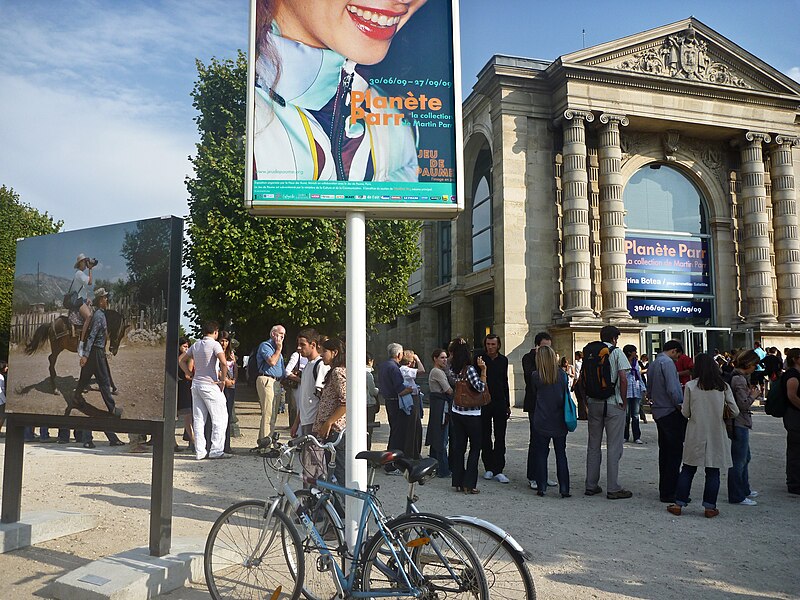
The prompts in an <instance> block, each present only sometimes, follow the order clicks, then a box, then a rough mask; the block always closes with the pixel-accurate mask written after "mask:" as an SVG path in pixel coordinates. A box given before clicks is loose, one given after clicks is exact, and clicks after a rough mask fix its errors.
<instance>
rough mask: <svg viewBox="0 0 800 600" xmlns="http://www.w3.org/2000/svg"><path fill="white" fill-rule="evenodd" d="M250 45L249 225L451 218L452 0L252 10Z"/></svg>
mask: <svg viewBox="0 0 800 600" xmlns="http://www.w3.org/2000/svg"><path fill="white" fill-rule="evenodd" d="M250 38H251V39H250V54H249V57H250V61H249V70H248V106H247V110H248V116H247V119H248V134H247V162H246V170H247V173H246V192H245V194H246V195H245V204H246V205H247V207H248V208H250V210H251V212H252V213H253V214H257V215H274V216H281V215H283V216H341V215H343V214H344V213H345V212H346V211H348V210H359V211H365V212H367V213H368V214H369V215H371V216H374V217H387V218H393V217H404V218H415V217H420V218H422V217H424V218H437V216H441V218H448V219H449V218H453V217H454V216H456V213H457V212H458V210H459V207H460V206H461V205H462V204H463V200H462V196H463V194H462V193H461V190H462V188H463V186H462V185H461V184H460V182H461V178H462V168H461V164H460V163H461V161H462V152H461V146H462V133H461V92H460V87H461V82H460V60H459V47H458V44H459V42H458V2H457V0H405V1H403V2H395V3H385V2H372V3H363V4H362V3H345V2H305V1H303V0H282V1H281V2H277V1H276V0H251V31H250Z"/></svg>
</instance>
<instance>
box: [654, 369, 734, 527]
mask: <svg viewBox="0 0 800 600" xmlns="http://www.w3.org/2000/svg"><path fill="white" fill-rule="evenodd" d="M692 376H693V377H694V378H693V379H692V380H691V381H689V382H688V383H687V384H686V388H685V389H684V393H683V404H682V405H681V413H682V414H683V416H684V417H686V418H687V419H689V422H688V423H687V425H686V440H685V441H684V443H683V467H682V468H681V472H680V475H678V485H677V488H676V490H675V504H670V505H669V506H668V507H667V510H668V511H669V512H671V513H672V514H673V515H680V514H681V510H682V509H683V507H684V506H686V505H687V504H689V492H691V489H692V479H693V478H694V474H695V473H696V472H697V469H698V467H703V468H704V469H705V472H706V481H705V487H704V489H703V507H704V508H705V516H706V517H707V518H709V519H710V518H712V517H716V516H717V515H718V514H719V510H717V495H718V494H719V472H720V469H723V468H726V467H730V466H731V464H732V462H731V451H730V445H731V444H730V440H728V435H727V432H726V431H725V423H724V422H723V420H722V414H723V411H724V409H725V406H727V407H728V408H729V409H730V410H731V412H732V414H734V415H737V414H738V413H739V409H738V408H737V406H736V402H735V401H734V399H733V392H731V388H730V387H729V386H728V384H727V383H725V381H724V380H723V379H722V374H721V373H720V370H719V367H718V366H717V364H716V361H714V359H713V358H712V357H711V355H709V354H706V353H702V354H698V355H697V356H695V357H694V372H693V373H692Z"/></svg>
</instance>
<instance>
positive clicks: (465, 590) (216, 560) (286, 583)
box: [204, 436, 489, 600]
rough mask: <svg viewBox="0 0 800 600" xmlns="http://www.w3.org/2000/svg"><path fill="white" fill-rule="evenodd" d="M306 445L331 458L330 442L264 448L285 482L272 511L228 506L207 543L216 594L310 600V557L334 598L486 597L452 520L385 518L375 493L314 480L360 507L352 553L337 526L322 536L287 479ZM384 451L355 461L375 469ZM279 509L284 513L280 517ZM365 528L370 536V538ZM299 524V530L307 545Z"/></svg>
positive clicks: (476, 565)
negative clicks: (359, 503) (372, 528)
mask: <svg viewBox="0 0 800 600" xmlns="http://www.w3.org/2000/svg"><path fill="white" fill-rule="evenodd" d="M307 443H313V444H316V445H317V446H319V447H321V448H324V449H326V450H328V451H329V452H331V453H335V451H336V450H335V445H334V444H332V443H325V444H323V443H321V442H319V441H318V440H317V439H316V438H314V437H313V436H303V437H302V438H299V439H298V440H291V441H290V442H289V443H288V444H283V445H280V446H278V444H277V441H275V442H274V443H273V447H272V448H270V449H269V450H268V451H267V452H265V460H267V459H271V460H273V461H277V462H278V463H279V464H280V466H279V468H278V471H279V472H280V473H281V484H282V486H281V487H279V488H277V489H276V492H277V495H276V496H274V497H273V499H272V501H271V502H270V503H269V505H268V504H267V502H266V501H263V500H248V501H245V502H239V503H237V504H234V505H233V506H231V507H230V508H228V509H227V510H226V511H225V512H223V514H222V515H220V517H219V518H218V519H217V521H216V522H215V523H214V525H213V526H212V528H211V532H210V533H209V537H208V540H207V542H206V552H205V557H204V570H205V574H206V583H207V585H208V589H209V592H210V593H211V596H212V597H213V598H215V599H221V598H242V597H248V598H249V597H254V594H255V595H256V596H257V597H265V595H266V596H268V597H269V598H270V600H277V599H278V598H291V599H292V600H294V599H296V598H299V596H300V594H301V593H302V594H303V595H304V596H306V597H307V598H310V599H312V600H313V599H314V598H315V596H314V594H313V591H312V590H309V589H308V587H307V586H304V581H305V577H306V570H307V569H308V568H309V564H308V563H310V562H311V560H310V557H312V556H313V558H314V560H313V567H312V569H311V571H310V572H311V573H313V572H315V571H316V572H318V573H324V572H329V573H330V574H331V579H332V581H333V584H334V587H335V595H336V596H337V597H338V598H377V597H390V598H396V597H414V598H422V599H423V600H433V599H437V598H444V597H447V598H451V597H456V598H460V597H461V598H465V599H466V598H474V599H477V600H488V598H489V590H488V586H487V583H486V578H485V575H484V573H483V569H482V568H481V563H480V560H479V559H478V557H477V556H476V555H475V552H474V550H473V549H472V548H471V547H470V546H469V544H468V543H467V542H466V541H465V540H464V538H463V537H462V536H461V535H460V534H458V533H457V532H456V531H455V530H454V529H453V526H452V524H451V523H450V522H449V521H447V520H446V519H443V518H442V517H439V516H438V515H433V514H428V513H416V514H408V515H402V516H401V517H399V518H396V519H392V520H390V519H389V518H387V517H386V515H385V514H384V513H383V511H382V508H381V505H380V502H379V500H378V499H377V498H376V496H375V494H374V492H373V491H370V490H368V491H361V490H357V489H350V488H346V487H342V486H339V485H336V484H334V483H330V482H327V481H324V480H317V481H316V482H315V485H316V486H317V487H318V488H319V489H322V490H324V491H325V492H327V493H332V492H335V493H339V494H343V495H345V496H350V497H354V498H357V499H359V500H361V501H362V503H363V506H362V511H361V515H360V518H359V521H358V533H357V539H356V543H355V546H354V548H353V549H349V548H347V546H346V545H345V544H344V543H343V542H340V541H339V539H340V535H341V531H340V530H337V531H339V533H332V531H328V532H326V533H327V535H326V536H324V535H323V534H322V533H320V530H319V529H318V528H317V526H316V524H315V520H316V519H315V518H312V517H313V514H310V511H309V507H308V506H307V504H304V503H303V502H301V500H300V499H299V498H298V496H297V495H296V494H295V492H294V491H293V490H292V489H291V486H290V485H289V483H288V480H289V479H290V477H292V476H296V475H297V473H296V472H294V470H293V469H292V468H291V465H292V462H293V458H294V456H295V454H296V453H297V452H298V451H299V450H300V448H302V446H303V445H304V444H307ZM386 454H387V453H383V452H361V453H359V454H358V455H357V458H361V459H365V460H367V461H368V462H369V463H370V465H371V466H373V468H375V467H377V466H381V464H382V462H381V461H385V458H386ZM417 475H418V476H419V478H420V481H422V480H425V479H427V478H430V477H432V476H433V475H435V467H433V468H429V469H423V470H421V471H420V472H419V473H418V474H417ZM301 495H302V494H301ZM308 497H310V496H308ZM282 507H286V508H287V510H286V512H284V510H283V508H282ZM287 513H288V514H287ZM370 523H371V524H373V525H374V526H375V527H376V532H375V533H374V534H373V535H372V536H371V537H369V539H366V538H367V531H368V524H370ZM295 524H297V525H298V526H302V533H303V534H305V536H306V539H305V540H303V539H302V537H301V533H300V532H299V531H298V528H299V527H295ZM325 537H328V538H329V540H330V538H331V537H333V538H335V541H336V542H337V545H336V547H334V548H331V547H330V546H329V545H328V543H327V541H326V539H325ZM365 540H366V541H365ZM309 542H310V543H309ZM311 544H313V546H312V545H311ZM312 552H313V554H312ZM337 557H339V558H340V560H341V562H342V566H340V565H339V562H337V560H336V558H337ZM347 563H349V568H348V564H347ZM345 569H347V570H346V571H345ZM285 590H286V591H285Z"/></svg>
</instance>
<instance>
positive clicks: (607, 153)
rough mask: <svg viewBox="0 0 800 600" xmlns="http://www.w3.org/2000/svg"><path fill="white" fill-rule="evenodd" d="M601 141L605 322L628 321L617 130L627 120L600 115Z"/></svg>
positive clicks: (620, 166)
mask: <svg viewBox="0 0 800 600" xmlns="http://www.w3.org/2000/svg"><path fill="white" fill-rule="evenodd" d="M600 122H601V123H602V127H601V128H600V140H599V144H598V147H597V158H598V161H599V163H600V165H599V166H600V172H599V176H598V183H599V186H600V269H601V276H602V280H601V283H600V289H601V291H602V294H603V312H602V313H601V315H600V316H601V317H602V318H603V320H604V321H611V320H615V321H617V320H620V319H622V320H630V319H631V314H630V312H628V305H627V299H628V284H627V280H626V278H625V204H624V203H623V202H622V189H623V186H622V148H621V147H620V144H619V127H620V125H622V126H623V127H624V126H625V125H627V124H628V117H626V116H624V115H613V114H609V113H603V114H602V115H600Z"/></svg>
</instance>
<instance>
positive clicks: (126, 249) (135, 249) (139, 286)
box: [121, 219, 172, 305]
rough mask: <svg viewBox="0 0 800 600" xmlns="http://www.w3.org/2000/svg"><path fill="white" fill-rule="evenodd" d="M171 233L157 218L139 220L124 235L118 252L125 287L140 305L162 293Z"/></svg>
mask: <svg viewBox="0 0 800 600" xmlns="http://www.w3.org/2000/svg"><path fill="white" fill-rule="evenodd" d="M171 235H172V230H171V228H170V226H169V221H164V220H161V219H148V220H146V221H139V222H138V223H136V231H135V232H127V233H126V234H125V240H124V241H123V242H122V252H121V254H122V256H123V258H124V259H125V263H126V264H127V266H128V273H129V275H130V279H129V280H128V286H127V287H128V291H130V292H133V294H134V295H135V297H136V298H137V300H138V301H139V303H140V304H144V305H146V304H149V303H150V302H151V301H152V300H158V299H159V298H160V297H161V296H162V295H165V294H166V289H167V282H168V280H169V244H170V237H171Z"/></svg>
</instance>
